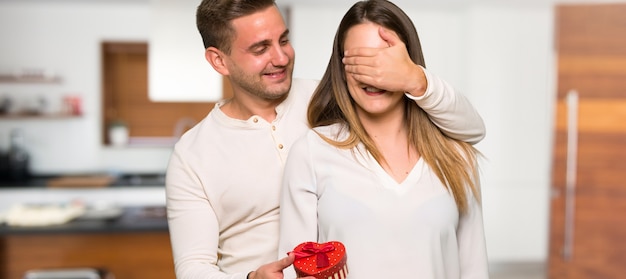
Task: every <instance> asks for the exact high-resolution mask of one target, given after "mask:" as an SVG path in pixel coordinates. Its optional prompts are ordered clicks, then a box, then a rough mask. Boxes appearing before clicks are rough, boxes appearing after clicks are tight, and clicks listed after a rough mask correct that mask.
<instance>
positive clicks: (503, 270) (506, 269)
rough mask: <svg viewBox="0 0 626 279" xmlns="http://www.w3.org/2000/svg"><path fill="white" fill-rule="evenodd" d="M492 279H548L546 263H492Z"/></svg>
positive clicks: (490, 267)
mask: <svg viewBox="0 0 626 279" xmlns="http://www.w3.org/2000/svg"><path fill="white" fill-rule="evenodd" d="M489 271H490V273H491V274H490V279H546V272H547V271H546V266H545V264H544V263H492V264H491V265H490V266H489Z"/></svg>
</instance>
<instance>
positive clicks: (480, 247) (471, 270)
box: [457, 194, 489, 279]
mask: <svg viewBox="0 0 626 279" xmlns="http://www.w3.org/2000/svg"><path fill="white" fill-rule="evenodd" d="M468 205H469V206H468V211H467V213H466V214H465V215H463V216H461V218H460V220H459V227H458V229H457V239H458V245H459V265H460V272H461V279H484V278H489V270H488V268H487V267H488V262H487V247H486V243H485V232H484V225H483V216H482V208H481V206H480V204H479V203H478V201H477V200H476V199H475V198H474V196H473V195H471V194H468Z"/></svg>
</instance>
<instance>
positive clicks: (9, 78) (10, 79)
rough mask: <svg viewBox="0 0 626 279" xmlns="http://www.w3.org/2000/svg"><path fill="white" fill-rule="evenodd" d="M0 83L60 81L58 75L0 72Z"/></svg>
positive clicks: (50, 82)
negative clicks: (21, 74) (6, 73)
mask: <svg viewBox="0 0 626 279" xmlns="http://www.w3.org/2000/svg"><path fill="white" fill-rule="evenodd" d="M0 83H40V84H55V83H61V78H60V77H54V76H51V77H50V76H16V75H3V74H0Z"/></svg>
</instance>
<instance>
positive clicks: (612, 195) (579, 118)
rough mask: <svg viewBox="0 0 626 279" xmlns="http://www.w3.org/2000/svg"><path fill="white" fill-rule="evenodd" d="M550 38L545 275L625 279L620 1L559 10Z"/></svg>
mask: <svg viewBox="0 0 626 279" xmlns="http://www.w3.org/2000/svg"><path fill="white" fill-rule="evenodd" d="M555 36H556V48H557V53H558V55H557V57H558V94H557V98H558V99H557V102H556V105H557V108H556V122H555V124H556V125H555V129H554V133H555V134H554V135H555V137H554V140H555V145H554V151H553V152H554V154H553V170H552V187H553V189H552V190H553V195H552V200H551V220H550V245H549V259H548V262H549V278H550V279H565V278H567V279H579V278H580V279H582V278H593V279H596V278H615V279H618V278H626V4H602V5H562V6H557V8H556V33H555ZM570 93H571V95H568V94H570ZM576 94H577V95H576ZM567 96H570V97H571V98H570V99H569V101H568V97H567ZM575 96H577V101H576V97H575ZM568 104H569V105H568Z"/></svg>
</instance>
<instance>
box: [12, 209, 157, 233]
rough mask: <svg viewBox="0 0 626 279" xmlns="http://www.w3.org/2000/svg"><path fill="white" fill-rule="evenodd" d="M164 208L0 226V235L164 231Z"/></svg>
mask: <svg viewBox="0 0 626 279" xmlns="http://www.w3.org/2000/svg"><path fill="white" fill-rule="evenodd" d="M165 212H166V211H165V207H164V206H148V207H124V208H123V211H122V213H121V215H120V216H116V217H114V218H97V219H96V218H80V217H79V218H77V219H75V220H73V221H70V222H68V223H65V224H62V225H52V226H41V227H36V226H34V227H13V226H8V225H6V224H3V225H0V235H9V234H50V233H103V232H104V233H116V232H145V231H166V230H167V229H168V227H167V218H166V215H165Z"/></svg>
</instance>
